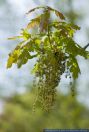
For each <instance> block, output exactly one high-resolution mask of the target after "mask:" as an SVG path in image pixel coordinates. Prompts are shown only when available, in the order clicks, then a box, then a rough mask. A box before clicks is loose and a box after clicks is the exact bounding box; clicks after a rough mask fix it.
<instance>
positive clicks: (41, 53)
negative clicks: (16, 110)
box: [7, 6, 89, 109]
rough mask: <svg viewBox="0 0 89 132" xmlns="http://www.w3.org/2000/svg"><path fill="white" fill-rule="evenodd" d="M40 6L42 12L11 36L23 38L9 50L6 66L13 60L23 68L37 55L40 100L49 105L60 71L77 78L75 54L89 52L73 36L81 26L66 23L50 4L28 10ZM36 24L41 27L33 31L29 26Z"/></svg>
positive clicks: (62, 16) (10, 64) (88, 54)
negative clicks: (17, 34)
mask: <svg viewBox="0 0 89 132" xmlns="http://www.w3.org/2000/svg"><path fill="white" fill-rule="evenodd" d="M39 9H42V11H43V12H42V13H41V14H40V15H38V16H37V17H35V18H34V19H32V20H31V21H30V22H29V23H28V24H27V26H26V28H25V29H23V30H22V32H21V35H20V36H16V37H12V38H9V39H22V41H21V42H20V43H19V44H18V45H17V46H16V48H15V49H14V50H13V51H12V52H11V53H10V54H9V58H8V61H7V68H10V67H11V66H12V64H13V63H15V64H17V66H18V68H20V67H21V66H22V65H24V64H26V63H27V62H28V60H30V59H33V58H35V57H36V58H37V62H36V64H35V65H34V68H33V73H34V74H35V76H36V77H37V78H38V81H37V82H36V83H37V84H38V85H37V84H36V86H37V88H38V89H39V92H38V95H39V102H40V103H41V104H44V105H43V107H44V108H45V109H48V108H50V106H52V105H53V102H54V100H55V93H56V89H55V88H56V87H57V86H58V84H59V82H60V79H61V75H62V74H63V73H66V76H69V77H70V78H73V79H76V78H77V77H78V74H79V73H80V68H79V65H78V62H77V59H76V56H78V55H80V56H83V57H84V58H85V59H87V58H88V56H89V52H87V51H85V49H84V48H82V47H81V46H79V45H78V44H77V43H76V42H75V41H74V40H73V36H74V33H75V31H76V30H80V27H78V26H77V25H74V24H71V23H67V22H66V21H65V17H64V15H63V14H62V13H61V12H59V11H57V10H55V9H53V8H51V7H48V6H46V7H36V8H33V9H32V10H30V11H28V13H27V14H30V13H32V12H34V11H35V10H39ZM52 12H54V13H55V15H56V16H57V20H56V21H55V20H54V19H51V13H52ZM36 26H37V27H38V31H37V32H36V33H35V34H34V33H33V32H31V30H30V29H34V28H35V27H36ZM43 102H44V103H43Z"/></svg>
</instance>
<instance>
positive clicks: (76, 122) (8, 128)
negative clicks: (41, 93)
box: [0, 89, 89, 132]
mask: <svg viewBox="0 0 89 132" xmlns="http://www.w3.org/2000/svg"><path fill="white" fill-rule="evenodd" d="M33 98H34V90H33V89H32V90H31V92H27V93H25V94H24V95H15V96H14V97H12V98H10V99H8V101H7V103H6V105H5V110H4V113H3V114H2V115H1V117H0V132H35V131H36V132H42V131H43V129H44V128H53V129H54V128H59V129H62V128H89V110H88V109H86V108H85V107H84V106H83V105H82V104H80V103H79V102H77V100H76V99H75V98H74V97H72V96H69V95H62V94H60V93H58V96H57V102H56V103H55V107H54V109H53V110H52V111H51V112H45V111H43V110H41V108H40V107H39V105H37V107H36V109H35V112H33Z"/></svg>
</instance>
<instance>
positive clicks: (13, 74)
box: [0, 0, 89, 105]
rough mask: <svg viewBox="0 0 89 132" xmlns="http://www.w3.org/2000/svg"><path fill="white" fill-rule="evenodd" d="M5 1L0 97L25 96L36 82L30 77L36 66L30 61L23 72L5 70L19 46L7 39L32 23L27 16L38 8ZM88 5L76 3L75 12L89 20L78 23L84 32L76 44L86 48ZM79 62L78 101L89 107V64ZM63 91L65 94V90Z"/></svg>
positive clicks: (24, 1)
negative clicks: (18, 94) (78, 11)
mask: <svg viewBox="0 0 89 132" xmlns="http://www.w3.org/2000/svg"><path fill="white" fill-rule="evenodd" d="M6 1H7V6H6V4H4V3H3V4H2V5H0V9H1V12H0V20H1V21H0V42H1V46H0V94H1V95H5V96H9V95H10V94H14V93H16V92H19V93H23V92H24V91H25V85H26V84H27V82H29V81H30V82H31V81H32V79H33V75H32V74H30V71H31V69H32V66H33V65H34V63H35V60H33V61H29V63H28V64H26V65H24V66H23V67H22V68H21V69H17V67H16V66H15V65H14V66H13V67H12V68H11V69H6V62H7V58H8V53H9V52H10V51H11V50H12V49H13V48H14V47H15V46H16V42H13V41H8V40H7V38H8V37H11V36H14V35H18V34H19V32H20V29H21V28H23V27H25V26H26V24H27V22H28V21H29V17H27V16H26V15H25V13H26V12H27V11H28V10H30V9H32V8H33V7H35V6H37V5H36V4H37V1H35V0H34V1H35V3H34V2H33V0H6ZM49 1H50V2H51V6H52V7H55V5H54V4H53V2H52V0H49ZM55 1H56V0H55ZM41 3H42V4H44V3H45V2H44V3H43V1H42V2H41ZM87 3H89V1H88V0H86V2H85V1H84V0H75V1H74V8H75V9H76V10H81V12H83V13H85V14H86V16H87V17H85V19H84V20H82V21H80V22H78V24H79V25H80V26H81V30H80V31H78V32H77V33H76V35H75V40H76V41H77V42H78V43H79V44H80V45H81V46H84V45H86V44H87V43H88V42H89V39H88V38H87V37H86V33H85V29H86V27H89V14H88V12H89V11H88V10H89V8H88V4H87ZM38 5H39V4H38ZM55 8H56V7H55ZM78 59H79V66H80V69H81V75H79V78H78V81H77V86H78V93H79V95H78V100H79V101H81V102H84V103H85V104H86V105H89V98H88V97H89V89H88V88H89V68H88V66H89V61H87V60H84V59H83V58H78ZM62 83H64V85H66V84H67V83H68V81H65V80H63V81H62V82H61V85H62ZM81 84H82V85H81ZM60 90H61V91H62V90H65V87H64V88H63V89H60ZM86 91H87V92H86Z"/></svg>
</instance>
